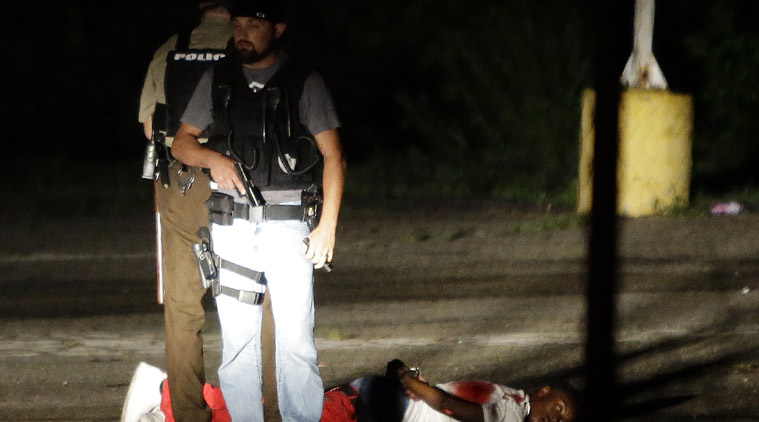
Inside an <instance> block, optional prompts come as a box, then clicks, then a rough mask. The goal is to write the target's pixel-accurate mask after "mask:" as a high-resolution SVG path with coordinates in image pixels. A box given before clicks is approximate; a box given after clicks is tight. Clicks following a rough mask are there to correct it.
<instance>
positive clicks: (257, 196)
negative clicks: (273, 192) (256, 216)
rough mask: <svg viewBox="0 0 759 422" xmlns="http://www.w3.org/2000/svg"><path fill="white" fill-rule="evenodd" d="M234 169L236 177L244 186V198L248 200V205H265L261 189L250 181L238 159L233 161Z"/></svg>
mask: <svg viewBox="0 0 759 422" xmlns="http://www.w3.org/2000/svg"><path fill="white" fill-rule="evenodd" d="M235 170H237V177H239V178H240V180H241V181H242V184H243V185H244V186H245V199H247V200H248V205H250V206H251V207H260V206H263V205H266V201H265V200H264V197H263V195H261V191H260V190H259V189H258V188H257V187H256V185H254V184H253V182H251V181H250V178H249V177H248V173H246V172H245V168H244V167H243V165H242V163H241V162H240V161H235Z"/></svg>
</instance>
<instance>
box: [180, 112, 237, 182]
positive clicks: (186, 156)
mask: <svg viewBox="0 0 759 422" xmlns="http://www.w3.org/2000/svg"><path fill="white" fill-rule="evenodd" d="M202 132H203V131H202V130H201V129H198V128H196V127H194V126H190V125H188V124H187V123H182V124H181V125H180V126H179V130H178V131H177V134H176V136H175V137H174V144H172V146H171V153H172V154H173V155H174V157H176V158H177V160H179V161H181V162H183V163H185V164H187V165H188V166H197V167H202V168H207V169H209V170H210V171H211V178H212V179H213V181H214V182H216V183H217V184H218V185H219V187H220V188H222V189H237V191H238V192H240V193H241V194H242V195H245V185H243V183H242V180H240V177H239V176H238V175H237V170H235V162H234V161H233V160H232V159H231V158H229V157H226V156H224V155H221V154H219V153H218V152H216V151H212V150H210V149H208V148H206V147H204V146H202V145H200V143H199V142H198V137H199V136H200V134H201V133H202Z"/></svg>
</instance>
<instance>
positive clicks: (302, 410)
mask: <svg viewBox="0 0 759 422" xmlns="http://www.w3.org/2000/svg"><path fill="white" fill-rule="evenodd" d="M232 24H233V31H234V44H235V45H234V53H235V54H234V58H231V59H230V60H227V61H226V62H225V63H223V64H217V65H216V66H214V68H213V70H212V71H211V72H208V73H206V74H205V75H204V76H203V78H202V79H201V80H200V83H199V84H198V87H197V88H196V90H195V92H194V93H193V96H192V99H191V100H190V103H189V104H188V107H187V109H186V111H185V113H184V115H183V117H182V124H181V126H180V128H179V131H178V132H177V136H176V138H175V140H174V146H173V150H172V153H173V154H174V156H175V157H176V158H177V159H179V160H181V161H182V162H184V163H185V164H187V165H192V166H198V167H203V168H206V169H209V171H210V175H211V178H212V179H213V182H212V189H214V190H215V192H214V193H213V194H212V197H211V198H210V199H209V201H208V204H209V207H210V208H211V220H212V222H213V224H212V232H211V240H212V245H213V249H214V251H215V253H216V254H217V255H218V256H219V257H220V258H221V259H222V260H223V261H225V262H231V263H232V268H231V269H230V268H229V267H226V268H225V266H224V265H222V266H221V271H220V282H221V283H220V284H221V286H220V287H219V289H218V293H219V294H218V295H217V296H216V305H217V308H218V311H219V320H220V323H221V331H222V341H223V347H222V363H221V366H220V368H219V380H220V382H221V388H222V390H223V391H224V395H225V399H226V402H227V406H228V408H229V411H230V414H231V416H232V419H233V420H236V421H248V420H261V419H262V416H263V410H262V405H261V371H262V368H261V366H262V365H261V350H260V341H261V334H260V330H261V307H260V306H257V305H256V303H259V302H258V299H260V294H261V293H262V292H265V293H264V294H265V295H266V296H270V298H271V304H272V312H273V314H274V326H275V327H274V328H275V333H276V372H277V380H278V385H277V389H278V393H279V410H280V413H281V415H282V419H283V420H285V421H308V422H313V421H318V420H319V417H320V415H321V407H322V400H323V385H322V381H321V378H320V376H319V369H318V366H317V355H316V347H315V345H314V334H313V326H314V303H313V269H314V268H321V267H322V266H324V265H325V263H327V262H329V261H331V260H332V256H333V252H334V246H335V231H336V227H337V217H338V211H339V208H340V203H341V200H342V193H343V185H344V180H345V163H344V161H343V155H342V147H341V143H340V138H339V135H338V127H339V121H338V120H337V116H336V113H335V111H334V107H333V104H332V100H331V97H330V94H329V92H328V90H327V89H326V87H325V85H324V82H323V80H322V78H321V77H320V76H319V74H317V73H315V72H313V71H311V70H309V69H308V68H306V67H305V66H304V65H302V64H300V63H299V62H298V61H297V60H295V59H293V58H290V57H288V56H287V55H286V54H284V53H283V52H282V51H281V50H280V48H279V40H280V38H281V37H282V34H283V33H284V31H285V29H286V24H285V23H284V18H283V13H282V10H281V9H280V7H279V5H278V4H277V3H276V2H274V1H273V0H257V1H256V0H246V1H242V2H240V3H239V4H238V5H237V6H236V7H234V8H233V9H232ZM207 128H208V129H209V131H210V134H209V141H208V143H207V144H205V145H202V144H200V143H199V142H198V139H199V138H200V136H201V134H202V133H203V131H204V130H206V129H207ZM236 164H238V165H239V166H240V168H244V170H242V171H241V172H238V171H240V170H239V169H238V168H236ZM317 164H318V165H317ZM319 170H321V177H320V179H321V184H322V188H323V203H322V205H323V206H322V207H321V218H320V220H318V225H316V227H315V228H314V229H313V230H312V231H310V233H309V226H308V224H307V222H306V221H304V220H307V219H308V218H307V217H308V215H309V212H310V211H309V209H310V208H309V206H308V203H307V202H306V201H304V200H303V198H308V197H309V196H310V194H311V193H312V192H314V191H315V189H314V187H315V186H314V184H315V183H318V182H319V174H320V172H319ZM241 176H243V177H241ZM248 178H249V179H248ZM243 179H248V180H249V181H251V182H252V183H250V184H246V183H244V182H243ZM253 185H255V186H253ZM258 189H260V192H258V191H257V190H258ZM246 191H247V192H249V193H251V194H250V195H247V196H246V197H243V196H241V194H242V193H244V192H246ZM304 239H307V240H308V242H307V243H308V247H306V246H304ZM235 268H236V270H235ZM251 272H258V273H262V274H263V275H264V279H265V283H266V286H263V285H262V283H261V280H258V279H256V277H255V276H254V275H252V274H251Z"/></svg>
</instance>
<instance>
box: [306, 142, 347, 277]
mask: <svg viewBox="0 0 759 422" xmlns="http://www.w3.org/2000/svg"><path fill="white" fill-rule="evenodd" d="M314 138H315V139H316V144H317V146H318V147H319V152H321V154H322V157H324V173H323V175H322V188H323V189H324V206H323V208H322V215H321V219H320V220H319V225H318V226H317V227H316V229H314V231H313V232H312V233H311V234H310V235H309V239H310V245H311V247H309V250H308V251H307V254H306V257H307V258H308V259H310V260H311V261H312V262H313V263H314V264H315V267H316V268H321V267H322V266H323V265H324V263H325V262H326V261H331V260H332V255H333V253H334V248H335V232H336V230H337V216H338V213H339V212H340V204H341V202H342V199H343V189H344V186H345V167H346V166H345V160H344V158H343V148H342V145H341V143H340V135H339V133H338V131H337V129H332V130H325V131H324V132H320V133H319V134H317V135H316V136H314Z"/></svg>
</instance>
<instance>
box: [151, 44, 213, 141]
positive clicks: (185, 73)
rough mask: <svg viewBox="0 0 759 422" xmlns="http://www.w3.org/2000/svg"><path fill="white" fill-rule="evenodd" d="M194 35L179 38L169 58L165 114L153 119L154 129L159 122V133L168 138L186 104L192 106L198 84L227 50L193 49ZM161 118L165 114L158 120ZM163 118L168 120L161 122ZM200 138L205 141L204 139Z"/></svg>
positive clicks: (165, 90)
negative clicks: (191, 47) (191, 43)
mask: <svg viewBox="0 0 759 422" xmlns="http://www.w3.org/2000/svg"><path fill="white" fill-rule="evenodd" d="M190 33H191V31H187V32H183V33H180V34H179V38H178V39H177V44H176V46H175V47H174V50H172V51H170V52H169V54H168V55H167V57H166V77H165V79H164V92H165V93H166V107H165V112H164V113H159V110H158V108H157V110H156V113H155V115H154V125H156V120H155V119H156V118H157V119H158V120H157V122H158V126H157V127H156V128H157V129H162V130H165V131H166V136H169V137H173V136H174V135H175V134H176V133H177V130H178V129H179V125H180V124H181V119H182V114H184V110H185V108H187V104H188V103H189V102H190V98H191V97H192V94H193V92H194V91H195V87H196V86H197V85H198V81H200V78H201V77H202V76H203V73H205V72H206V70H208V69H209V68H210V67H211V66H212V65H213V64H215V63H219V62H221V61H223V60H224V59H225V57H226V56H227V52H226V51H225V50H219V49H213V48H203V49H190ZM158 114H163V115H162V116H160V117H156V116H157V115H158ZM161 118H164V119H165V120H164V121H163V122H161V120H160V119H161ZM201 137H205V135H202V136H201Z"/></svg>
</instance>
